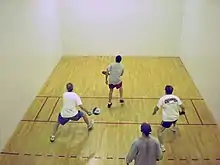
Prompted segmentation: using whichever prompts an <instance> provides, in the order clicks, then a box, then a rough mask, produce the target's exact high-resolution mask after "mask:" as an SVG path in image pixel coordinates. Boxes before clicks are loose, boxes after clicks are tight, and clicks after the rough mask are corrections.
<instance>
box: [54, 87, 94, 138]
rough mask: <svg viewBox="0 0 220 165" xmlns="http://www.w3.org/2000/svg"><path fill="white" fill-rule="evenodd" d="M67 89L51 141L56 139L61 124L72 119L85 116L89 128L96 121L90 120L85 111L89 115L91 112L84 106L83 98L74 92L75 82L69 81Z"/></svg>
mask: <svg viewBox="0 0 220 165" xmlns="http://www.w3.org/2000/svg"><path fill="white" fill-rule="evenodd" d="M66 89H67V92H65V93H64V94H63V107H62V110H61V112H60V113H59V115H58V120H57V123H56V125H55V126H54V130H53V133H52V135H51V136H50V141H51V142H54V141H55V134H56V132H57V130H58V128H59V126H60V124H61V125H65V124H66V123H67V122H69V121H70V120H73V121H78V120H79V119H81V118H83V120H84V121H85V123H86V124H87V127H88V130H91V129H92V128H93V124H94V121H93V120H92V121H90V122H89V119H88V117H87V115H86V114H85V113H84V112H83V111H85V112H86V113H87V114H88V115H89V116H90V115H91V113H90V112H89V111H87V110H86V109H85V108H84V107H83V105H82V101H81V98H80V97H79V96H78V95H77V94H76V93H75V92H73V84H71V83H68V84H67V85H66ZM77 106H79V107H80V108H81V109H82V110H83V111H80V110H77Z"/></svg>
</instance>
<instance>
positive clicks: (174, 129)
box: [171, 120, 177, 133]
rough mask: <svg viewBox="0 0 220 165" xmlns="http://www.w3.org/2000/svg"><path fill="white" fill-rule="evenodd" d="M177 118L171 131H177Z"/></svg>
mask: <svg viewBox="0 0 220 165" xmlns="http://www.w3.org/2000/svg"><path fill="white" fill-rule="evenodd" d="M176 123H177V120H176V121H174V122H173V127H172V128H171V131H173V132H174V133H175V132H176V131H177V126H176Z"/></svg>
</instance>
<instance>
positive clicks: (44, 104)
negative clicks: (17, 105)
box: [34, 97, 48, 120]
mask: <svg viewBox="0 0 220 165" xmlns="http://www.w3.org/2000/svg"><path fill="white" fill-rule="evenodd" d="M47 100H48V97H46V99H45V100H44V103H43V104H42V105H41V107H40V109H39V110H38V113H37V115H36V116H35V118H34V120H36V119H37V118H38V116H39V114H40V112H41V110H42V109H43V107H44V105H45V104H46V102H47Z"/></svg>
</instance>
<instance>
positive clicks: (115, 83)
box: [103, 55, 124, 108]
mask: <svg viewBox="0 0 220 165" xmlns="http://www.w3.org/2000/svg"><path fill="white" fill-rule="evenodd" d="M121 60H122V57H121V55H117V56H116V58H115V62H114V63H111V64H110V65H109V66H108V67H107V69H106V71H104V72H103V73H104V74H105V76H106V77H105V83H106V84H107V85H108V86H109V100H108V108H111V106H112V94H113V91H114V88H116V89H118V90H119V94H120V100H119V102H120V103H124V100H123V87H122V81H121V76H123V74H124V66H123V65H122V64H121Z"/></svg>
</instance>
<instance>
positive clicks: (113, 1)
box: [61, 0, 182, 56]
mask: <svg viewBox="0 0 220 165" xmlns="http://www.w3.org/2000/svg"><path fill="white" fill-rule="evenodd" d="M61 25H62V26H61V28H62V30H61V31H62V41H63V51H64V54H65V55H112V54H115V53H116V52H122V53H123V54H125V55H155V56H177V55H178V53H179V44H180V35H181V26H182V0H166V1H165V0H142V1H141V0H140V1H136V0H92V1H91V0H80V1H79V0H63V1H62V8H61Z"/></svg>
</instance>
